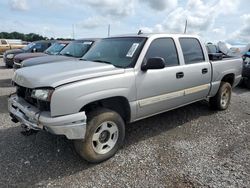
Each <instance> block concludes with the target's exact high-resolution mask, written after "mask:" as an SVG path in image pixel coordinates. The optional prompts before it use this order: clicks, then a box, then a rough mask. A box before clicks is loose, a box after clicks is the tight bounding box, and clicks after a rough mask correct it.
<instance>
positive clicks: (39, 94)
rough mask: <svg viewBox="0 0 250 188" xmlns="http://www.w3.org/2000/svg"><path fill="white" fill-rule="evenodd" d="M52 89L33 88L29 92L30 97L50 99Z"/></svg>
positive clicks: (43, 99)
mask: <svg viewBox="0 0 250 188" xmlns="http://www.w3.org/2000/svg"><path fill="white" fill-rule="evenodd" d="M53 92H54V89H34V90H32V92H31V97H32V98H35V99H39V100H42V101H50V99H51V96H52V94H53Z"/></svg>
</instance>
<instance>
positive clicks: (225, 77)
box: [221, 73, 234, 86]
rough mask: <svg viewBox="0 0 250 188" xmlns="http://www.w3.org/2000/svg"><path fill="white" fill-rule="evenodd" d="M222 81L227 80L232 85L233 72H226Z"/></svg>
mask: <svg viewBox="0 0 250 188" xmlns="http://www.w3.org/2000/svg"><path fill="white" fill-rule="evenodd" d="M221 81H223V82H228V83H229V84H230V85H231V86H233V84H234V74H233V73H231V74H227V75H225V76H224V77H223V78H222V80H221Z"/></svg>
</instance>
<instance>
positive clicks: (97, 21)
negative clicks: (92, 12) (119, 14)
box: [77, 16, 109, 29]
mask: <svg viewBox="0 0 250 188" xmlns="http://www.w3.org/2000/svg"><path fill="white" fill-rule="evenodd" d="M108 24H109V19H108V18H106V17H102V16H95V17H89V18H87V19H86V20H84V21H82V22H80V23H78V24H77V25H78V26H80V27H82V28H84V29H93V28H98V27H103V26H104V25H108Z"/></svg>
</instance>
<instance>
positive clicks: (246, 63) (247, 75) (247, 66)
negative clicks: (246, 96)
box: [242, 51, 250, 89]
mask: <svg viewBox="0 0 250 188" xmlns="http://www.w3.org/2000/svg"><path fill="white" fill-rule="evenodd" d="M242 79H243V83H244V84H245V85H246V86H247V88H249V89H250V51H249V52H247V53H246V54H245V55H244V56H243V69H242Z"/></svg>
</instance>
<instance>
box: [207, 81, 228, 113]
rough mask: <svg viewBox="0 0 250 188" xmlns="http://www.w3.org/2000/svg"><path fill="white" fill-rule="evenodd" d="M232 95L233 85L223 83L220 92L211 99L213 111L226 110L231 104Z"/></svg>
mask: <svg viewBox="0 0 250 188" xmlns="http://www.w3.org/2000/svg"><path fill="white" fill-rule="evenodd" d="M231 95H232V87H231V85H230V84H229V83H228V82H221V85H220V88H219V91H218V92H217V94H216V95H215V96H214V97H211V98H210V99H209V103H210V105H211V107H212V108H213V109H216V110H226V109H227V108H228V106H229V104H230V101H231Z"/></svg>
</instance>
